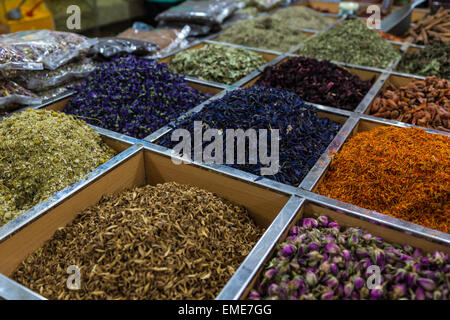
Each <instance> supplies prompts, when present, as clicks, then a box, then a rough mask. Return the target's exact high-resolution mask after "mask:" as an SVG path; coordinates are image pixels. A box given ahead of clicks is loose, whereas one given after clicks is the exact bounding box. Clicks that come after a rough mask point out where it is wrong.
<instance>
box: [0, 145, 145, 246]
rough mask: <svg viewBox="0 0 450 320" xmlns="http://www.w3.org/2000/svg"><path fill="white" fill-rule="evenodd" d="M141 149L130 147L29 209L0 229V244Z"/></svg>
mask: <svg viewBox="0 0 450 320" xmlns="http://www.w3.org/2000/svg"><path fill="white" fill-rule="evenodd" d="M142 148H143V146H142V145H137V144H135V145H132V146H130V147H129V148H128V149H126V150H124V151H123V152H121V153H119V154H118V155H116V156H115V157H113V158H112V159H110V160H109V161H107V162H105V163H104V164H102V165H100V166H99V167H97V168H95V169H94V170H92V171H91V172H89V173H88V174H87V177H86V178H85V179H83V180H81V181H78V182H76V183H74V184H72V185H70V186H67V187H66V188H64V189H62V190H61V191H58V192H56V193H55V194H53V195H52V196H51V197H49V198H48V199H47V200H44V201H43V202H40V203H38V204H37V205H35V206H34V207H32V208H31V209H29V210H27V211H26V212H24V213H23V214H21V215H19V216H18V217H16V218H15V219H14V220H12V221H10V222H9V223H7V224H5V225H4V226H2V227H0V242H1V241H3V240H5V239H6V238H8V237H9V236H11V235H12V234H13V233H15V232H17V231H18V230H19V229H21V228H23V227H25V226H26V225H28V224H29V223H30V222H32V221H33V220H35V219H37V218H38V217H40V216H41V215H43V214H45V213H46V212H47V211H48V210H50V209H52V208H54V207H55V206H57V205H58V204H60V203H61V202H63V201H64V200H66V199H67V198H69V197H71V196H72V195H74V194H75V193H77V192H78V191H79V190H81V189H83V188H84V187H86V186H87V185H89V184H91V183H92V182H93V181H94V180H97V179H98V178H100V177H101V176H103V175H105V174H106V173H108V172H110V171H111V170H113V169H114V168H115V167H116V166H117V165H119V164H120V163H123V162H124V161H126V160H127V159H129V158H131V157H132V156H134V155H135V154H136V153H137V152H139V151H140V150H141V149H142Z"/></svg>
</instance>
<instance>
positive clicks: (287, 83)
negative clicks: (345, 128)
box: [257, 57, 375, 111]
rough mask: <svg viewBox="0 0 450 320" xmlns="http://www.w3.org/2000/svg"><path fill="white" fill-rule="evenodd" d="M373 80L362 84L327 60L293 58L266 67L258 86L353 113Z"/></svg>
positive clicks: (361, 81)
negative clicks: (292, 94)
mask: <svg viewBox="0 0 450 320" xmlns="http://www.w3.org/2000/svg"><path fill="white" fill-rule="evenodd" d="M374 80H375V79H372V80H368V81H363V80H361V79H360V78H359V77H358V76H355V75H353V74H351V73H350V72H348V71H347V70H345V69H342V68H340V67H338V66H337V65H335V64H333V63H331V62H329V61H326V60H322V61H319V60H317V59H314V58H307V57H296V58H291V59H288V60H287V61H286V62H283V63H281V64H279V65H276V66H269V67H267V68H266V69H265V70H264V73H263V75H262V76H261V78H260V79H259V80H258V82H257V84H259V85H263V86H266V87H274V88H278V89H288V90H291V91H294V92H295V93H296V94H297V95H298V96H300V98H302V99H303V100H305V101H309V102H312V103H317V104H322V105H326V106H331V107H335V108H339V109H345V110H351V111H353V110H354V109H355V108H356V107H357V106H358V104H359V103H360V102H361V100H362V99H363V98H364V96H365V95H366V93H367V92H368V91H369V90H370V87H371V86H372V83H373V82H374Z"/></svg>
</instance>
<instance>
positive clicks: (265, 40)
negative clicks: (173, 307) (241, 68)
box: [217, 15, 306, 52]
mask: <svg viewBox="0 0 450 320" xmlns="http://www.w3.org/2000/svg"><path fill="white" fill-rule="evenodd" d="M305 39H306V36H305V35H304V34H303V33H302V32H301V31H300V30H299V29H298V28H295V27H293V26H292V25H290V24H289V23H288V22H287V21H285V20H283V19H281V18H277V17H274V16H272V15H270V16H261V17H257V18H254V19H247V20H242V21H239V22H237V23H235V24H233V25H232V26H231V27H230V28H228V29H226V30H225V31H223V32H222V33H221V35H220V37H219V38H218V39H217V40H218V41H222V42H229V43H236V44H240V45H243V46H247V47H254V48H261V49H267V50H275V51H280V52H287V51H289V50H291V49H292V48H293V47H294V46H296V45H298V44H300V43H302V42H303V41H304V40H305Z"/></svg>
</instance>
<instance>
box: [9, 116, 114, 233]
mask: <svg viewBox="0 0 450 320" xmlns="http://www.w3.org/2000/svg"><path fill="white" fill-rule="evenodd" d="M114 153H115V152H114V151H113V150H111V149H110V148H109V147H108V146H107V145H106V144H105V143H104V142H103V141H102V140H101V138H100V136H99V135H98V134H97V133H96V132H95V131H94V130H93V129H92V128H90V127H89V126H88V125H87V124H85V123H84V122H83V121H79V120H76V119H75V118H74V117H72V116H68V115H65V114H63V113H59V112H51V111H44V110H40V111H35V110H28V111H26V112H21V113H17V114H14V115H12V116H11V117H8V118H5V119H3V121H1V122H0V226H2V225H3V224H5V223H7V222H9V221H10V220H12V219H14V218H15V217H16V216H17V215H19V214H21V213H23V212H24V211H25V210H28V209H30V208H31V207H32V206H34V205H36V204H37V203H39V202H40V201H42V200H44V199H46V198H47V197H49V196H51V195H53V194H54V193H56V192H57V191H60V190H62V189H64V188H65V187H66V186H68V185H70V184H72V183H74V182H77V181H78V180H80V179H82V178H83V177H84V176H85V175H86V174H87V173H89V172H90V171H92V170H93V169H94V168H96V167H97V166H99V165H100V164H102V163H104V162H106V161H107V160H109V159H110V158H111V157H112V156H113V155H114Z"/></svg>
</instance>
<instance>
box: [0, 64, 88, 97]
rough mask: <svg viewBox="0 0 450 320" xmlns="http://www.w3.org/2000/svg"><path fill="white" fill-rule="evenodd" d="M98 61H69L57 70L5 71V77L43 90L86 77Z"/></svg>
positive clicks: (28, 87)
mask: <svg viewBox="0 0 450 320" xmlns="http://www.w3.org/2000/svg"><path fill="white" fill-rule="evenodd" d="M96 67H97V63H96V62H94V61H93V60H92V59H88V58H84V59H82V60H78V61H74V62H71V63H68V64H66V65H64V66H61V67H59V68H58V69H56V70H40V71H16V70H12V71H3V73H4V75H5V77H7V78H8V79H13V81H15V82H17V83H18V84H20V85H22V86H23V87H25V88H27V89H30V90H43V89H46V88H51V87H56V86H61V85H63V84H65V83H67V82H70V81H72V80H74V79H82V78H85V77H86V76H87V75H89V73H91V72H92V71H94V70H95V68H96Z"/></svg>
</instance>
